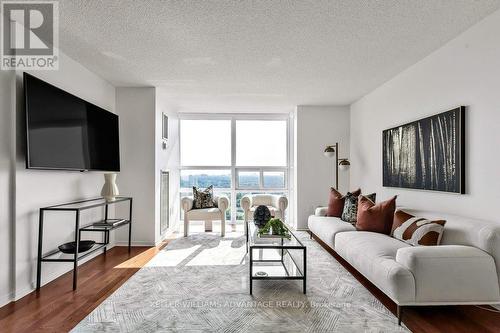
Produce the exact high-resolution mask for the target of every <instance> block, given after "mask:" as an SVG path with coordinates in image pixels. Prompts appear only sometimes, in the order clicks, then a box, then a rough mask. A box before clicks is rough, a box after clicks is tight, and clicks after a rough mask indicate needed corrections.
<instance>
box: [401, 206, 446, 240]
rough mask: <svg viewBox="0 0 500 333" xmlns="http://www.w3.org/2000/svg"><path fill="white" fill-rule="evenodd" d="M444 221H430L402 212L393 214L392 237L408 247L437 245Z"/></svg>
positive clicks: (441, 234)
mask: <svg viewBox="0 0 500 333" xmlns="http://www.w3.org/2000/svg"><path fill="white" fill-rule="evenodd" d="M445 223H446V221H444V220H436V221H430V220H427V219H425V218H423V217H416V216H413V215H411V214H408V213H406V212H404V211H402V210H398V211H397V212H396V213H395V214H394V221H393V223H392V237H394V238H396V239H399V240H401V241H403V242H405V243H408V244H410V245H427V246H429V245H439V243H441V237H443V231H444V225H445Z"/></svg>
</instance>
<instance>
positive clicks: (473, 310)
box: [0, 239, 500, 333]
mask: <svg viewBox="0 0 500 333" xmlns="http://www.w3.org/2000/svg"><path fill="white" fill-rule="evenodd" d="M316 240H317V241H318V243H320V244H321V245H322V246H323V247H324V248H325V249H326V250H327V251H328V252H330V253H331V254H332V255H333V256H334V257H335V258H336V259H337V261H339V262H340V263H341V264H342V265H343V266H344V267H345V268H346V269H347V270H348V271H349V272H350V273H351V274H352V275H353V276H354V277H355V278H356V279H358V281H360V283H361V284H363V286H365V288H367V289H368V290H369V291H370V292H371V293H372V294H373V295H374V296H375V297H377V298H378V299H379V300H380V301H381V302H382V303H383V304H384V305H385V306H386V307H387V308H388V309H390V310H391V311H392V312H393V313H396V305H395V303H394V302H392V301H391V300H390V299H389V298H388V297H387V296H385V295H384V294H383V293H382V292H381V291H380V290H379V289H377V288H376V287H375V286H374V285H373V284H372V283H371V282H369V281H368V280H367V279H365V278H364V277H363V276H362V275H361V274H360V273H359V272H357V271H356V270H355V269H354V268H352V267H351V266H350V265H349V264H348V263H347V262H345V261H344V260H343V259H342V258H340V257H339V256H338V255H337V254H336V253H335V252H334V251H333V250H331V249H330V248H329V247H327V246H326V245H325V244H324V243H323V242H322V241H321V240H318V239H316ZM165 245H166V243H164V244H162V245H161V246H158V247H133V248H132V251H131V253H130V254H129V253H128V252H127V248H126V247H115V248H112V249H111V250H109V251H108V253H107V255H106V256H104V255H99V256H98V257H96V258H94V259H92V260H91V261H89V262H87V263H85V264H83V265H82V266H80V268H79V275H78V289H77V290H76V291H73V290H72V288H71V283H72V281H71V280H72V274H71V273H67V274H65V275H63V276H61V277H59V278H57V279H56V280H54V281H52V282H50V283H48V284H47V285H45V286H43V287H42V289H41V290H40V292H38V293H37V292H32V293H30V294H29V295H27V296H25V297H23V298H22V299H20V300H18V301H16V302H12V303H10V304H8V305H6V306H4V307H2V308H0V331H1V332H67V331H69V330H71V329H72V328H73V327H74V326H76V324H78V323H79V322H80V321H81V320H82V319H83V318H85V316H87V315H88V314H89V313H90V312H91V311H92V310H93V309H95V308H96V307H97V306H98V305H99V304H100V303H101V302H102V301H104V300H105V299H106V298H107V297H108V296H109V295H111V293H113V292H114V291H115V290H116V289H118V288H119V287H120V286H121V285H122V284H123V283H124V282H125V281H127V280H128V279H129V278H130V277H131V276H132V275H133V274H134V273H135V272H137V271H138V270H139V269H140V268H141V267H142V266H144V265H145V264H146V263H147V262H148V261H149V260H150V259H151V258H152V257H153V256H154V255H155V254H156V253H158V251H160V249H161V248H163V247H164V246H165ZM403 322H404V323H405V324H406V326H407V327H408V328H410V329H411V330H412V331H413V332H424V333H431V332H432V333H433V332H468V333H469V332H500V314H498V313H494V312H490V311H488V310H484V309H480V308H478V307H474V306H444V307H441V306H440V307H405V309H404V312H403Z"/></svg>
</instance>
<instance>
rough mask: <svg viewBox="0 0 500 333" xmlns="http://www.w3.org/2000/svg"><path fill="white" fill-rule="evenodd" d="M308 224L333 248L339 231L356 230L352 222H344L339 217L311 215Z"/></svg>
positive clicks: (311, 229)
mask: <svg viewBox="0 0 500 333" xmlns="http://www.w3.org/2000/svg"><path fill="white" fill-rule="evenodd" d="M307 224H308V227H309V230H310V231H311V232H312V233H313V234H315V235H316V236H318V237H319V238H320V239H321V240H322V241H323V242H325V243H326V244H327V245H328V246H330V247H331V248H332V249H333V248H334V242H335V235H336V234H337V233H339V232H343V231H354V230H356V228H354V227H353V226H352V225H351V224H350V223H347V222H344V221H342V220H341V219H339V218H338V217H328V216H316V215H311V216H309V220H308V223H307Z"/></svg>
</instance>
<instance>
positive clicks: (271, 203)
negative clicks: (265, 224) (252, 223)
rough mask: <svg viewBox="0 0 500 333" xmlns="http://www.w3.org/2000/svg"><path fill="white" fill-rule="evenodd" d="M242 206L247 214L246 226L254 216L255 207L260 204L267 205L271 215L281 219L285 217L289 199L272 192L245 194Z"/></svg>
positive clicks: (241, 202)
mask: <svg viewBox="0 0 500 333" xmlns="http://www.w3.org/2000/svg"><path fill="white" fill-rule="evenodd" d="M240 205H241V208H242V209H243V212H244V214H245V215H244V216H245V228H246V226H247V222H248V220H249V219H251V217H252V216H253V213H254V212H255V208H257V207H258V206H261V205H263V206H267V208H269V211H270V212H271V216H272V217H275V218H279V219H281V220H284V219H285V210H286V208H287V207H288V199H287V198H286V197H285V196H283V195H272V194H254V195H245V196H244V197H243V198H241V201H240Z"/></svg>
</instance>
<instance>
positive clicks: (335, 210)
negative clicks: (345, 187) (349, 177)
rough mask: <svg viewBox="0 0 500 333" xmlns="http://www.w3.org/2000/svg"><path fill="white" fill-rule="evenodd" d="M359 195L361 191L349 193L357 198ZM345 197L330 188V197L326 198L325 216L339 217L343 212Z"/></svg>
mask: <svg viewBox="0 0 500 333" xmlns="http://www.w3.org/2000/svg"><path fill="white" fill-rule="evenodd" d="M360 194H361V189H359V188H358V189H357V190H356V191H353V192H351V195H353V196H356V197H357V196H358V195H360ZM344 201H345V196H344V195H342V194H341V193H340V192H339V191H337V190H336V189H334V188H333V187H331V188H330V197H329V198H328V210H327V211H326V216H334V217H341V216H342V211H343V210H344Z"/></svg>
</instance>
